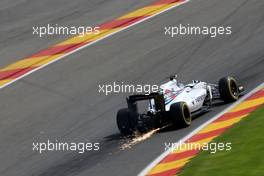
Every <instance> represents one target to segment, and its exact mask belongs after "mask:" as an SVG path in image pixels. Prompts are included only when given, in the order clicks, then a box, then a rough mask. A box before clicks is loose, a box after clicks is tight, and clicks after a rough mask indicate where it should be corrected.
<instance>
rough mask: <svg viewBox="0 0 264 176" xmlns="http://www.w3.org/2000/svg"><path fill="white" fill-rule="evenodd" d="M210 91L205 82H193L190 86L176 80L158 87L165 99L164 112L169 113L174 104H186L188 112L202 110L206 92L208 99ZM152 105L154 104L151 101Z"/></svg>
mask: <svg viewBox="0 0 264 176" xmlns="http://www.w3.org/2000/svg"><path fill="white" fill-rule="evenodd" d="M210 90H211V88H210V86H209V85H207V83H205V82H198V81H197V82H195V81H194V82H193V83H191V84H187V85H183V84H181V83H178V82H177V80H176V79H173V80H171V81H169V82H167V83H165V84H162V85H161V86H160V92H161V93H163V95H164V99H165V109H166V111H169V110H170V106H171V105H172V104H173V103H176V102H185V103H187V105H188V107H189V110H190V112H194V111H197V110H199V109H201V108H202V106H203V103H204V100H205V98H206V96H207V94H208V92H209V96H210V98H211V97H212V95H211V91H210ZM152 103H154V102H153V101H152ZM152 103H151V104H152ZM152 107H153V106H152Z"/></svg>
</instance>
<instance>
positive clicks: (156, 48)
mask: <svg viewBox="0 0 264 176" xmlns="http://www.w3.org/2000/svg"><path fill="white" fill-rule="evenodd" d="M52 2H54V1H44V2H43V1H16V3H15V1H1V2H0V7H1V8H0V13H1V14H6V16H5V15H4V17H3V16H2V15H1V18H0V21H1V30H0V34H1V38H0V45H1V50H0V54H1V59H0V65H1V66H4V65H6V64H7V63H11V62H13V61H15V60H17V59H19V58H22V57H23V56H27V55H29V54H32V53H33V52H35V51H36V50H37V49H41V48H42V47H44V48H45V46H49V45H50V44H53V43H56V42H57V41H59V40H60V39H61V38H60V37H55V38H46V39H37V38H34V37H33V36H32V35H31V32H32V31H31V29H32V25H37V24H39V23H40V22H41V23H42V22H43V23H45V22H48V21H49V20H55V21H56V20H58V22H60V20H62V23H66V24H68V23H69V24H70V23H72V24H87V20H88V19H89V20H91V23H92V24H97V23H98V24H99V23H100V22H102V21H105V20H106V19H113V18H114V17H117V16H119V15H121V14H124V13H126V12H129V11H131V10H133V9H135V8H137V7H140V6H143V5H144V4H147V1H144V2H139V1H129V2H128V1H126V2H124V1H121V0H120V1H90V2H86V1H82V0H78V1H68V0H67V1H63V3H62V1H61V2H60V3H59V1H56V4H53V3H52ZM66 2H67V3H66ZM149 2H151V1H149ZM17 3H18V4H17ZM41 3H43V4H41ZM57 3H58V4H57ZM34 7H39V9H38V10H31V9H34ZM40 7H41V9H42V11H40ZM64 7H65V8H66V10H64V9H63V8H64ZM8 8H9V10H8ZM72 8H76V9H78V10H76V11H74V10H73V11H72V13H71V12H70V11H71V9H72ZM263 8H264V2H263V1H262V0H251V1H249V0H232V1H229V0H223V1H218V0H193V1H191V2H189V3H187V4H185V5H182V6H180V7H178V8H176V9H173V10H171V11H169V12H166V13H164V14H162V15H159V16H157V17H155V18H153V19H151V20H148V21H146V22H144V23H141V24H139V25H136V26H134V27H131V28H129V29H127V30H125V31H123V32H120V33H118V34H116V35H114V36H112V37H110V38H107V39H105V40H103V41H100V42H98V43H96V44H95V45H92V46H89V47H87V48H85V49H84V50H81V51H79V52H78V53H75V54H73V55H71V56H69V57H67V58H65V59H63V60H61V61H59V62H57V63H54V64H52V65H50V66H48V67H46V68H44V69H42V70H40V71H37V72H35V73H34V74H32V75H30V76H27V77H25V78H23V79H21V80H19V81H18V82H16V83H14V84H12V85H11V86H8V87H6V88H4V89H2V90H0V108H1V111H0V121H1V123H0V134H1V135H0V141H1V144H0V161H1V165H0V175H3V176H14V175H21V176H23V175H25V176H28V175H40V176H50V175H58V176H60V175H61V176H68V175H76V176H84V175H115V176H116V175H120V176H121V175H136V174H138V173H139V172H140V171H141V170H142V169H143V168H144V167H145V166H146V165H147V164H149V163H150V162H151V161H152V160H153V159H155V158H156V157H157V156H158V155H159V154H160V153H161V152H163V151H164V147H165V146H164V143H165V142H176V141H177V140H179V139H180V138H181V137H183V136H185V135H186V134H187V133H188V132H190V131H192V130H193V129H194V128H196V127H197V126H199V125H200V124H202V123H203V122H205V121H207V120H208V119H209V118H211V117H212V116H213V115H215V114H217V113H218V112H220V111H221V110H222V109H224V108H225V107H226V106H227V105H221V106H218V107H216V108H215V109H214V110H213V111H211V112H210V113H207V114H205V115H203V116H202V117H199V118H197V119H195V120H194V121H193V123H192V125H191V126H190V127H189V128H186V129H180V130H174V131H173V130H172V131H163V132H160V133H157V134H155V135H154V136H152V137H151V138H150V139H148V140H146V141H143V142H141V143H139V144H137V145H135V146H133V147H132V148H131V149H126V150H120V146H121V144H122V143H124V142H126V141H125V140H124V139H120V136H119V132H118V130H117V128H116V124H115V114H116V111H117V110H118V109H119V108H121V107H124V106H125V94H118V95H116V94H115V95H110V96H105V95H103V94H99V93H98V84H105V83H112V82H113V81H124V82H127V83H141V84H144V83H160V81H161V80H164V78H165V77H166V76H168V75H169V74H171V73H177V74H178V76H179V78H180V79H181V80H183V81H184V82H187V81H189V80H192V79H200V80H204V81H210V82H217V80H218V78H220V77H222V76H226V75H233V76H235V77H236V78H237V79H238V80H240V82H241V83H242V84H243V85H245V88H246V90H247V91H249V90H251V89H252V88H254V87H256V86H257V85H258V84H260V83H262V81H263V78H264V71H263V68H264V50H263V46H264V21H263V18H264V12H263ZM11 9H16V10H14V11H13V10H11ZM50 9H52V10H50ZM48 10H49V11H50V12H51V13H48V12H47V11H48ZM5 11H8V12H9V13H8V14H9V15H7V13H5ZM24 12H28V13H24ZM40 12H41V13H40ZM74 12H76V14H75V13H74ZM32 14H34V15H32ZM71 14H75V15H71ZM84 14H85V15H84ZM10 19H12V20H13V22H10V21H12V20H10ZM56 22H57V21H56ZM35 23H37V24H35ZM179 23H182V24H192V25H201V26H203V25H205V26H210V25H214V26H222V25H230V26H232V31H233V34H232V35H231V36H222V37H218V38H210V37H207V36H179V37H175V38H169V37H168V36H165V35H164V27H165V26H174V25H176V26H177V25H178V24H179ZM2 25H3V28H2ZM16 25H18V26H21V28H20V30H19V29H18V28H16V27H14V26H16ZM28 25H29V26H30V25H31V26H30V27H29V26H28ZM28 27H29V28H28ZM10 29H14V30H10ZM7 31H9V32H10V33H8V34H6V32H7ZM47 139H50V140H55V139H58V140H62V141H68V142H85V141H88V140H89V141H91V142H100V143H101V150H100V151H99V152H87V153H85V154H76V153H74V152H73V153H69V152H47V153H44V154H41V155H40V154H38V153H36V152H32V142H41V141H46V140H47Z"/></svg>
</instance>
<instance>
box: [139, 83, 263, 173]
mask: <svg viewBox="0 0 264 176" xmlns="http://www.w3.org/2000/svg"><path fill="white" fill-rule="evenodd" d="M263 86H264V82H263V83H262V84H260V85H259V86H257V87H256V88H255V89H253V90H252V91H250V92H249V93H247V94H246V95H245V96H243V97H241V98H240V99H239V100H238V101H236V102H235V103H233V104H232V105H230V106H229V107H227V108H226V109H224V110H223V111H222V112H220V113H218V114H217V115H215V116H214V117H213V118H211V119H209V120H208V121H206V122H204V123H203V124H202V125H200V126H199V127H197V128H196V129H194V130H193V131H191V132H190V133H188V134H187V135H186V136H185V137H183V138H182V139H180V140H178V141H177V143H176V146H173V147H177V146H179V144H180V142H181V143H183V142H185V141H186V140H188V139H189V138H191V137H192V136H194V135H195V134H196V133H198V132H199V131H200V130H201V129H203V128H204V127H205V126H207V125H209V124H210V123H212V122H213V121H214V120H216V119H218V118H219V117H221V116H222V115H223V114H225V113H226V112H228V111H230V110H231V109H232V108H234V107H235V106H237V105H238V104H240V103H241V102H243V101H244V100H245V99H247V98H248V97H249V96H251V95H252V94H253V93H255V92H257V91H258V90H260V89H261V88H263ZM171 149H172V148H171ZM170 153H171V150H170V149H169V150H166V151H165V152H163V153H162V154H161V155H160V156H158V157H157V158H156V159H154V160H153V161H152V162H151V163H150V164H149V165H147V166H146V167H145V169H144V170H142V171H141V172H140V173H139V174H138V176H145V175H147V174H148V173H149V171H150V170H151V169H152V168H153V167H155V166H156V165H157V164H158V163H159V162H160V161H161V160H162V159H163V158H165V157H166V156H167V155H169V154H170Z"/></svg>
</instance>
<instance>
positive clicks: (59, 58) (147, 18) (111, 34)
mask: <svg viewBox="0 0 264 176" xmlns="http://www.w3.org/2000/svg"><path fill="white" fill-rule="evenodd" d="M189 1H191V0H186V1H184V2H180V3H179V4H176V5H174V6H172V7H170V8H168V9H165V10H163V11H161V12H158V13H156V14H154V15H152V16H149V17H146V18H144V19H142V20H139V21H137V22H136V23H133V24H131V25H128V26H127V27H124V28H123V29H120V30H118V31H116V32H113V33H110V34H108V35H106V36H104V37H102V38H100V39H98V40H96V41H93V42H91V43H88V44H86V45H83V46H81V47H80V48H77V49H76V50H73V51H71V52H69V53H67V54H65V55H62V56H60V57H58V58H57V59H56V60H54V61H51V62H49V63H47V64H44V65H42V66H40V67H37V68H36V69H34V70H32V71H30V72H28V73H26V74H24V75H22V76H20V77H18V78H16V79H14V80H12V81H10V82H8V83H6V84H4V85H2V86H0V89H3V88H5V87H7V86H9V85H11V84H12V83H14V82H16V81H18V80H20V79H22V78H24V77H26V76H28V75H30V74H32V73H34V72H36V71H38V70H40V69H42V68H44V67H46V66H48V65H50V64H52V63H55V62H57V61H59V60H61V59H63V58H65V57H67V56H69V55H71V54H73V53H76V52H78V51H80V50H82V49H84V48H86V47H88V46H91V45H93V44H95V43H97V42H99V41H101V40H103V39H106V38H108V37H111V36H113V35H115V34H117V33H119V32H122V31H124V30H126V29H128V28H130V27H132V26H135V25H137V24H140V23H142V22H144V21H146V20H149V19H151V18H154V17H156V16H158V15H160V14H163V13H165V12H167V11H169V10H172V9H174V8H176V7H178V6H180V5H183V4H185V3H187V2H189Z"/></svg>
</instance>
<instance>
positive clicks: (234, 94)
mask: <svg viewBox="0 0 264 176" xmlns="http://www.w3.org/2000/svg"><path fill="white" fill-rule="evenodd" d="M218 86H219V93H220V97H221V99H223V100H224V101H225V102H226V103H230V102H234V101H236V100H237V99H238V98H239V86H238V84H237V82H236V80H235V79H234V78H233V77H231V76H228V77H224V78H221V79H220V80H219V82H218Z"/></svg>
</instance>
